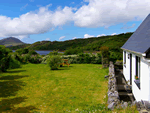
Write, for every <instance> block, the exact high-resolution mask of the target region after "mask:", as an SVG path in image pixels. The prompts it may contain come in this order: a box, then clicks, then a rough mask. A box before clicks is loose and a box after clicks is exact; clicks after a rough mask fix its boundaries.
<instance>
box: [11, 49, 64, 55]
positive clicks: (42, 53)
mask: <svg viewBox="0 0 150 113" xmlns="http://www.w3.org/2000/svg"><path fill="white" fill-rule="evenodd" d="M12 51H13V52H15V50H12ZM35 51H36V52H37V53H38V54H40V55H47V54H49V52H53V51H39V50H35ZM58 53H64V52H58Z"/></svg>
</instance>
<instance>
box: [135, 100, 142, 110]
mask: <svg viewBox="0 0 150 113" xmlns="http://www.w3.org/2000/svg"><path fill="white" fill-rule="evenodd" d="M135 104H136V107H137V110H138V111H140V110H141V105H140V102H136V103H135Z"/></svg>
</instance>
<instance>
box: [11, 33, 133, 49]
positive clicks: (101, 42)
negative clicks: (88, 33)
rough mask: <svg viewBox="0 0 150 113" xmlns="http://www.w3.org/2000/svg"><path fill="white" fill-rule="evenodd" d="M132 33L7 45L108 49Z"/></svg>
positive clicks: (121, 42)
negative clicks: (106, 47)
mask: <svg viewBox="0 0 150 113" xmlns="http://www.w3.org/2000/svg"><path fill="white" fill-rule="evenodd" d="M132 34H133V33H125V34H124V33H122V34H119V35H114V36H103V37H98V38H97V37H93V38H87V39H75V40H67V41H63V42H59V41H53V42H51V41H41V42H40V41H39V42H35V43H33V44H31V45H30V44H28V45H26V44H24V45H19V46H13V47H9V48H10V49H19V48H25V47H27V48H29V49H31V48H32V49H34V50H59V51H65V50H68V49H82V50H83V51H99V48H100V47H102V46H108V47H109V48H110V49H116V48H120V47H121V46H122V45H123V44H124V43H125V42H126V41H127V40H128V38H129V37H130V36H131V35H132Z"/></svg>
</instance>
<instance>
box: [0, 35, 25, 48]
mask: <svg viewBox="0 0 150 113" xmlns="http://www.w3.org/2000/svg"><path fill="white" fill-rule="evenodd" d="M22 44H25V43H23V42H22V41H20V40H19V39H17V38H14V37H8V38H5V39H2V40H0V45H4V46H6V47H11V46H17V45H22Z"/></svg>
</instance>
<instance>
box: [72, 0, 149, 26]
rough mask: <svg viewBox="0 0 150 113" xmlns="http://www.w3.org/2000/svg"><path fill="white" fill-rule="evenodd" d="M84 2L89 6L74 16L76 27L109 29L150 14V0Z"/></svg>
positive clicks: (79, 10) (93, 0)
mask: <svg viewBox="0 0 150 113" xmlns="http://www.w3.org/2000/svg"><path fill="white" fill-rule="evenodd" d="M84 1H85V2H89V4H88V5H83V6H82V7H80V8H79V9H78V10H77V11H76V13H75V15H74V22H75V25H76V26H79V27H89V28H90V27H93V28H96V27H105V26H107V27H109V26H111V25H115V24H118V23H126V22H128V21H133V20H141V19H144V18H145V17H146V16H147V15H148V14H149V12H150V8H149V7H150V0H84ZM135 18H137V19H135ZM107 27H106V28H107Z"/></svg>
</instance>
